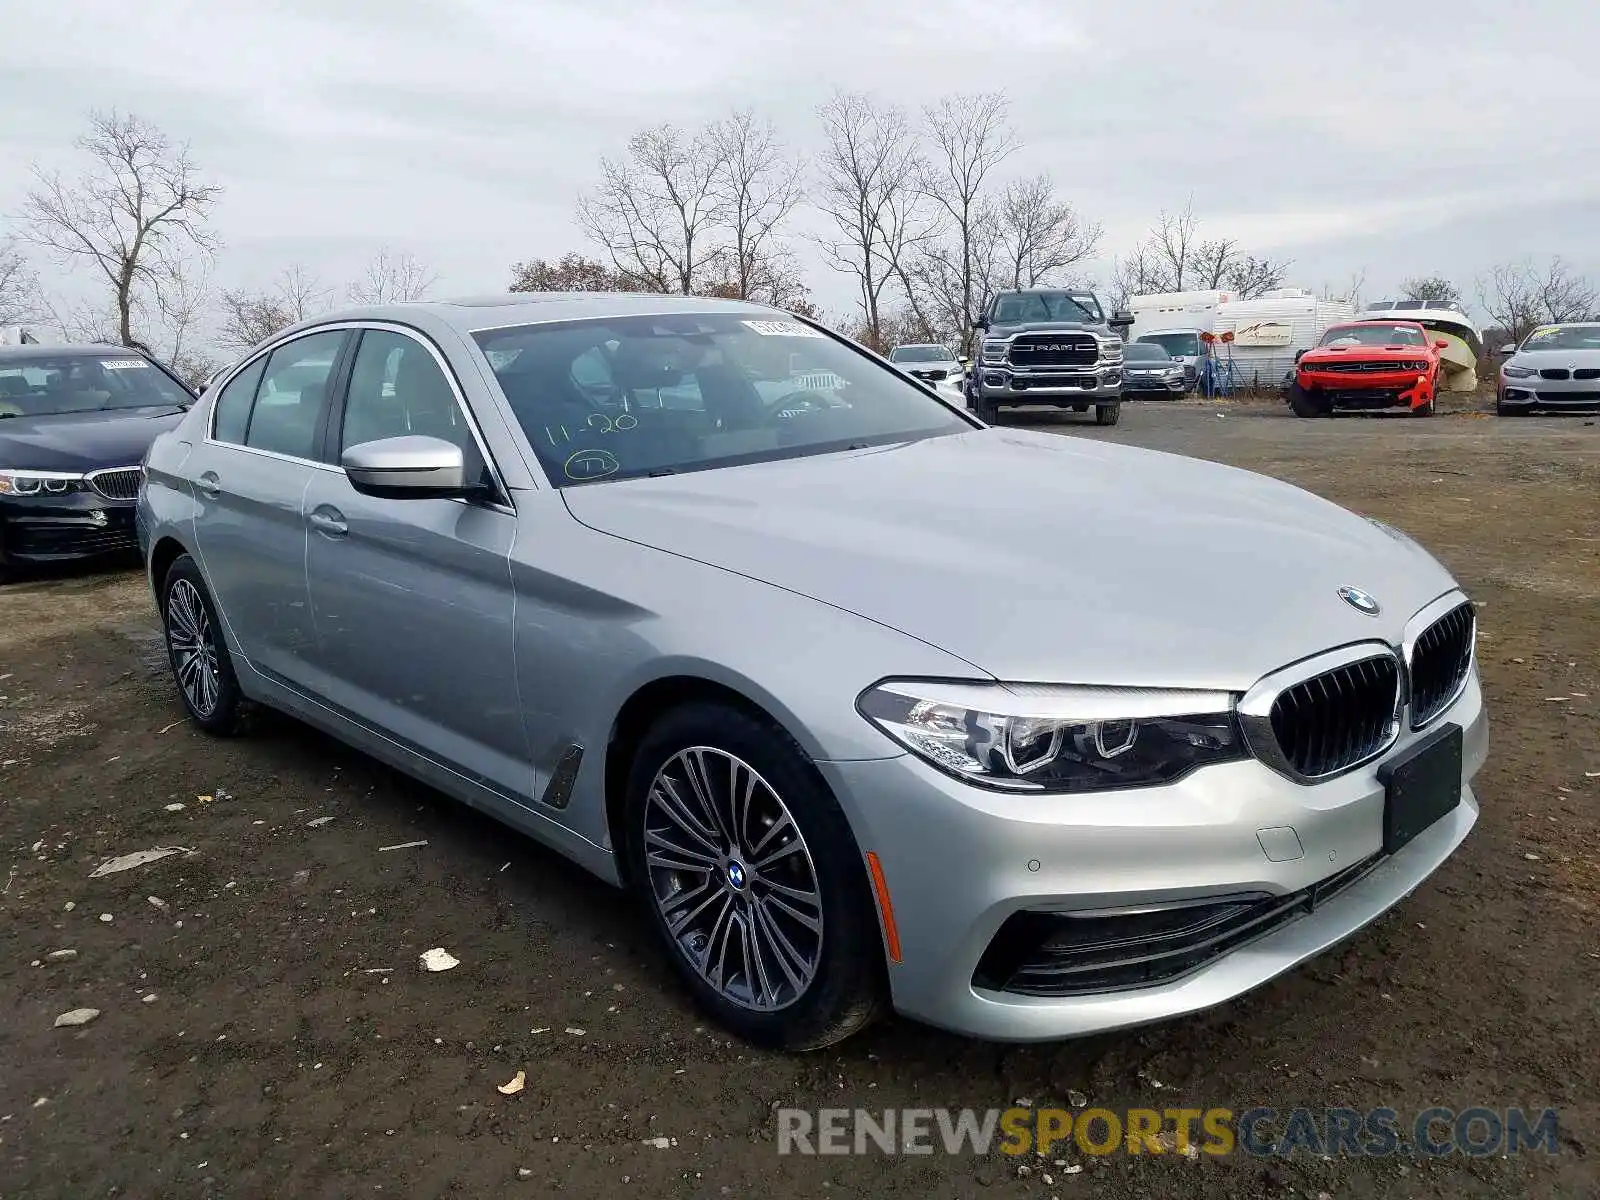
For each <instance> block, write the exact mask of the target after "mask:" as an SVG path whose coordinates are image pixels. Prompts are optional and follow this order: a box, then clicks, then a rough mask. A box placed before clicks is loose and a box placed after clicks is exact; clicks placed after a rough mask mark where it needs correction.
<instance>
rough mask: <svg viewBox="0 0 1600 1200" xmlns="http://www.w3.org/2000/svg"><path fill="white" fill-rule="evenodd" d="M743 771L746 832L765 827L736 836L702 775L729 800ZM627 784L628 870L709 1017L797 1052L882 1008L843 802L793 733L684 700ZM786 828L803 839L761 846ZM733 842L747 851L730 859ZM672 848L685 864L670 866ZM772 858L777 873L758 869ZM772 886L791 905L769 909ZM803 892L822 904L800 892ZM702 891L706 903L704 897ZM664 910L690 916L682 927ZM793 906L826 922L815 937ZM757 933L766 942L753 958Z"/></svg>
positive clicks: (857, 855) (832, 1039)
mask: <svg viewBox="0 0 1600 1200" xmlns="http://www.w3.org/2000/svg"><path fill="white" fill-rule="evenodd" d="M697 762H698V763H699V764H701V765H700V767H699V773H698V775H697V776H693V777H692V776H691V775H690V772H691V771H693V770H695V766H694V764H695V763H697ZM736 779H737V780H738V781H739V790H740V791H743V790H744V789H743V785H744V784H745V783H750V784H751V785H752V789H753V790H752V791H751V792H750V793H749V795H750V799H749V800H748V802H747V804H748V807H747V808H746V817H745V822H744V828H745V830H748V829H749V823H750V821H751V820H752V819H753V820H754V821H755V823H756V825H757V827H758V828H763V829H764V830H765V833H764V834H763V835H759V836H755V837H751V836H747V835H746V834H745V833H742V832H740V833H730V832H729V826H731V825H734V822H733V821H732V820H730V819H729V818H728V817H727V816H726V815H724V816H721V817H718V816H716V815H715V813H725V812H726V810H725V809H717V810H715V812H714V811H713V810H712V809H710V808H708V807H706V806H705V805H704V804H703V803H701V800H700V796H701V795H702V794H703V793H702V792H701V791H697V790H696V788H695V783H696V780H697V781H698V784H699V787H700V788H701V789H704V790H705V791H708V792H709V793H710V794H712V795H714V796H716V797H717V798H719V799H720V798H721V797H722V796H724V795H729V794H731V793H732V791H733V789H734V786H735V780H736ZM661 780H665V781H667V782H668V783H670V784H672V788H671V792H670V793H669V791H668V789H666V788H660V787H658V786H657V784H658V782H659V781H661ZM627 786H628V790H627V808H626V821H627V830H626V839H625V846H624V853H625V854H626V855H627V861H626V866H627V868H628V870H627V877H628V879H629V880H630V883H631V886H632V887H633V889H634V891H635V893H636V894H637V896H638V899H639V900H640V902H641V903H642V904H643V906H644V908H645V910H646V912H647V914H648V919H649V921H650V925H651V928H652V929H654V930H655V932H656V935H657V936H658V937H659V938H660V940H661V943H662V947H663V950H664V952H665V953H666V956H667V958H668V959H669V960H670V961H671V963H672V965H673V967H674V968H675V969H676V971H677V972H678V975H679V976H680V977H681V978H682V979H683V981H684V983H685V985H686V986H687V987H688V989H689V992H690V993H691V994H692V995H693V996H694V999H695V1001H696V1003H697V1004H699V1006H700V1007H701V1008H702V1009H704V1010H705V1011H706V1013H707V1014H708V1015H710V1016H711V1017H712V1018H713V1019H714V1020H716V1021H717V1022H718V1023H719V1024H721V1025H722V1026H723V1027H725V1028H727V1029H729V1030H731V1031H732V1032H734V1033H736V1034H738V1035H739V1036H740V1037H742V1038H743V1039H745V1040H746V1041H748V1042H751V1043H753V1044H755V1045H757V1046H765V1047H770V1048H772V1049H778V1050H790V1051H800V1050H816V1049H820V1048H822V1047H824V1046H830V1045H833V1044H834V1043H836V1042H839V1041H842V1040H844V1039H845V1038H847V1037H849V1036H850V1035H851V1034H853V1033H855V1032H857V1031H858V1030H860V1029H862V1028H864V1027H865V1026H866V1025H868V1024H869V1023H870V1022H871V1021H872V1020H873V1019H874V1018H875V1017H877V1016H878V1015H879V1013H880V1012H881V1011H882V1010H883V1008H884V1007H885V997H886V995H887V990H888V989H887V980H886V978H885V968H884V960H883V948H882V947H883V943H882V939H881V935H880V933H879V928H878V919H877V911H876V908H875V905H874V902H873V899H872V895H871V892H870V889H869V888H868V884H867V873H866V868H865V866H864V864H863V857H862V853H861V850H860V849H859V847H857V845H856V841H855V837H854V835H853V834H852V833H851V831H850V826H849V823H848V822H847V821H846V819H845V816H844V812H843V811H842V810H841V809H840V808H839V804H838V801H836V800H835V799H834V798H833V795H832V794H831V793H830V792H829V791H828V789H827V786H826V785H825V784H824V783H823V782H822V779H821V778H820V777H819V776H818V775H817V773H816V769H815V768H814V767H813V766H812V765H811V762H810V760H809V759H808V758H807V757H806V755H805V752H804V751H803V750H801V749H800V747H799V746H798V745H797V744H796V743H795V741H794V740H793V739H792V738H790V737H789V736H788V735H787V734H785V733H784V732H783V731H782V730H780V729H777V728H775V727H774V726H772V725H770V724H768V723H766V722H763V721H760V720H758V719H756V718H755V717H752V716H750V715H748V714H746V713H744V712H742V711H740V710H738V709H735V708H730V707H727V706H724V705H721V704H714V703H693V704H688V705H685V706H683V707H681V708H677V709H673V710H671V711H669V712H668V713H666V714H665V715H664V716H662V717H661V718H660V719H659V720H658V721H657V722H656V724H655V725H654V726H653V727H652V728H651V729H650V732H649V733H647V734H646V735H645V737H644V739H643V741H642V742H641V743H640V745H639V749H638V752H637V753H636V754H635V755H634V760H633V765H632V767H631V769H630V771H629V774H628V785H627ZM786 827H787V828H788V829H791V830H793V831H794V834H795V836H794V837H792V838H791V840H789V841H788V842H785V843H781V844H779V849H780V851H781V853H780V854H779V855H777V856H776V857H775V856H774V855H773V853H772V851H771V849H770V848H767V849H766V850H765V852H764V854H763V852H762V849H761V847H762V838H763V837H765V838H771V837H774V836H777V837H779V838H780V839H781V838H782V837H783V836H784V834H783V833H782V832H781V831H783V830H784V829H785V828H786ZM732 843H737V845H735V846H733V848H734V849H735V850H737V853H734V854H731V855H730V854H729V853H728V850H729V848H730V844H732ZM647 846H649V847H652V848H653V850H654V853H655V855H656V858H655V860H654V861H653V862H652V861H649V860H647V857H646V848H647ZM673 847H675V848H676V854H673V853H672V848H673ZM663 850H665V851H666V853H667V854H668V855H669V856H670V858H671V860H672V861H673V863H674V864H675V867H676V869H673V867H670V866H664V865H663V864H662V859H661V855H662V852H663ZM697 860H698V861H697ZM750 860H754V861H750ZM763 861H765V862H766V863H768V864H770V870H762V869H760V868H759V866H758V864H760V863H761V862H763ZM769 880H772V881H777V882H779V883H782V884H785V885H787V886H788V887H789V888H791V889H793V890H792V891H790V892H787V893H785V899H784V905H785V908H786V909H787V910H788V912H787V913H785V912H783V911H781V910H779V909H778V908H777V907H776V906H775V905H772V904H771V903H763V901H770V899H771V897H772V896H773V895H774V894H775V893H774V892H773V891H772V888H771V884H770V883H769ZM797 891H808V892H810V893H811V894H812V895H813V896H815V897H816V900H815V902H811V901H802V900H800V899H798V898H796V896H795V892H797ZM702 893H703V894H704V895H705V896H706V897H707V900H708V901H709V904H707V903H704V902H701V901H700V900H699V897H700V896H701V894H702ZM713 897H714V898H713ZM668 912H672V913H674V915H675V916H677V917H678V918H679V920H680V921H681V922H682V923H681V924H680V926H679V931H678V932H676V933H675V932H673V930H672V928H671V927H670V926H669V924H668V918H667V913H668ZM794 912H800V913H804V914H806V915H808V916H809V915H813V914H814V915H815V916H819V917H820V932H819V933H817V934H815V935H813V934H812V932H811V931H810V930H809V929H808V928H807V927H806V926H805V925H803V924H802V923H800V922H798V921H795V920H794V919H793V917H792V915H791V914H792V913H794ZM685 913H688V914H689V915H688V917H687V918H685V917H684V914H685ZM775 913H776V914H777V916H774V914H775ZM697 914H698V915H697ZM746 921H748V922H749V924H748V925H747V924H745V922H746ZM735 926H737V929H738V931H739V932H738V933H737V934H736V933H735ZM751 930H755V931H758V932H759V933H760V935H761V936H760V941H759V948H755V949H754V950H753V953H752V955H751V956H750V957H748V958H747V957H746V953H745V945H746V943H745V941H744V936H745V931H751ZM772 930H776V931H777V932H778V933H779V934H781V935H782V938H781V939H780V938H778V937H774V936H773V934H772V932H771V931H772ZM719 932H720V938H719ZM734 938H736V939H737V940H730V939H734ZM749 944H750V945H752V946H756V945H757V943H756V942H755V941H754V940H753V941H752V942H751V943H749ZM782 944H786V945H787V947H789V948H790V949H792V951H793V953H792V954H789V953H785V951H784V949H782V948H781V945H782ZM697 955H699V956H702V957H703V962H702V961H697V958H696V957H695V956H697ZM735 959H737V962H734V960H735ZM719 963H720V964H721V969H720V970H715V971H714V966H715V965H716V964H719ZM756 964H761V965H759V966H757V965H756ZM785 968H787V969H785ZM719 977H720V978H719Z"/></svg>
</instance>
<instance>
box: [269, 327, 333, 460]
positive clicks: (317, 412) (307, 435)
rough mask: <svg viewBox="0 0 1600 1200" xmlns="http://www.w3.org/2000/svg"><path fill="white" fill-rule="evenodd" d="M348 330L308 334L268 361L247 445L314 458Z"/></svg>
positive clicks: (283, 347) (290, 343)
mask: <svg viewBox="0 0 1600 1200" xmlns="http://www.w3.org/2000/svg"><path fill="white" fill-rule="evenodd" d="M344 336H345V335H344V330H342V329H330V330H328V331H327V332H326V333H313V334H308V335H307V336H305V337H302V338H296V339H295V340H294V341H292V342H288V343H285V344H284V345H282V346H279V347H278V348H277V349H276V350H274V351H273V352H272V353H271V354H270V355H269V356H268V357H267V369H266V372H265V374H263V376H262V378H261V386H260V388H259V389H258V390H257V392H256V403H255V408H254V409H253V410H252V411H251V413H250V424H249V426H248V429H247V431H246V433H245V439H244V444H245V445H246V446H251V447H253V448H255V449H257V450H270V451H272V452H273V453H274V454H289V455H293V456H294V457H295V458H315V457H316V444H317V422H318V419H319V418H320V417H321V415H322V402H323V399H324V398H325V397H326V396H327V394H328V380H329V378H330V377H331V376H332V374H333V364H334V361H335V360H336V359H337V358H338V357H339V347H340V346H342V345H343V344H344Z"/></svg>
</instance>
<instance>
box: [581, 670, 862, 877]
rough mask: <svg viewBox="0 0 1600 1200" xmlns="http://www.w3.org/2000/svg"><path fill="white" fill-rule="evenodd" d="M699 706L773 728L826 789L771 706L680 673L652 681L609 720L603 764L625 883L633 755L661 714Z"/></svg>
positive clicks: (610, 825) (608, 815) (611, 830)
mask: <svg viewBox="0 0 1600 1200" xmlns="http://www.w3.org/2000/svg"><path fill="white" fill-rule="evenodd" d="M695 703H710V704H722V705H725V706H727V707H729V708H733V709H737V710H738V711H740V712H743V713H744V714H745V715H746V716H749V717H751V718H752V719H754V720H756V721H759V722H761V723H762V724H763V725H767V726H770V727H771V728H772V729H773V730H775V731H776V732H778V733H780V734H782V735H783V736H784V737H786V738H788V739H790V740H791V741H793V742H795V744H796V745H797V746H799V748H800V749H801V751H802V752H803V753H804V754H805V757H806V760H807V765H808V767H809V768H810V770H811V771H812V772H813V773H814V774H815V776H816V780H817V782H818V784H819V785H820V786H822V787H824V788H828V783H827V780H826V779H824V778H823V775H822V772H820V771H818V770H817V769H816V766H815V765H814V762H813V761H812V760H813V757H814V756H813V755H812V753H811V751H810V750H809V749H808V748H807V747H806V746H805V745H804V744H803V743H802V742H801V739H799V738H797V737H796V736H795V734H794V733H793V732H792V731H791V730H790V729H789V727H788V726H787V724H785V722H784V721H782V720H780V719H779V718H778V716H777V715H775V714H774V713H773V712H772V711H771V710H770V708H769V707H768V706H766V705H764V704H762V703H761V702H759V701H758V700H756V699H754V698H753V697H751V696H750V695H748V694H747V693H746V692H743V691H741V690H739V689H738V688H737V687H734V686H733V685H731V684H729V683H725V682H721V681H718V680H715V679H711V678H709V677H707V676H705V675H693V674H687V673H678V674H672V675H663V676H661V677H659V678H656V679H652V680H650V681H649V682H647V683H644V684H642V685H640V686H639V687H637V688H636V689H634V691H633V693H632V694H631V695H630V696H629V697H628V698H627V699H626V700H625V701H624V702H623V704H622V706H621V707H620V708H619V709H618V710H617V715H616V716H615V718H613V720H612V722H611V729H610V732H609V735H608V736H607V739H606V748H605V758H604V761H603V763H602V764H601V765H602V775H601V782H602V788H603V793H604V800H605V819H606V833H607V834H608V835H609V837H610V841H611V848H612V855H613V858H614V860H615V862H616V864H617V874H618V876H619V877H620V878H621V879H622V881H623V882H624V883H628V882H630V880H629V877H628V874H629V867H628V856H627V854H626V853H625V851H624V847H625V846H626V845H627V841H626V839H627V827H626V823H625V820H624V814H625V811H626V808H627V792H628V775H629V773H630V771H631V770H632V767H633V759H634V755H635V754H636V753H637V751H638V748H639V743H640V742H641V741H642V740H643V738H644V736H645V734H646V733H648V732H649V730H650V727H651V726H652V725H654V724H655V722H656V721H657V720H658V719H660V717H661V716H662V715H664V714H665V713H667V712H670V711H671V710H672V709H675V708H681V707H683V706H685V705H688V704H695ZM829 790H830V791H831V790H832V789H831V788H830V789H829Z"/></svg>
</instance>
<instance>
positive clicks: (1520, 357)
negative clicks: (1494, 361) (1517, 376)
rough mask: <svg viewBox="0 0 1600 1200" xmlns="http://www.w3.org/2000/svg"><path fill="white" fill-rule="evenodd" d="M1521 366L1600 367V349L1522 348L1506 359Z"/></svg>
mask: <svg viewBox="0 0 1600 1200" xmlns="http://www.w3.org/2000/svg"><path fill="white" fill-rule="evenodd" d="M1506 361H1507V362H1508V363H1516V364H1517V365H1518V366H1519V367H1535V368H1539V369H1543V368H1546V367H1600V350H1520V351H1518V352H1517V353H1516V354H1513V355H1512V356H1511V357H1510V358H1508V359H1507V360H1506Z"/></svg>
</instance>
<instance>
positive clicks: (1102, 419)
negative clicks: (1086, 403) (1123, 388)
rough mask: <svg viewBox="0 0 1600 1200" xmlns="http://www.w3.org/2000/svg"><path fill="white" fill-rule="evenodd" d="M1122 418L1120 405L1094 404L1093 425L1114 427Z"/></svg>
mask: <svg viewBox="0 0 1600 1200" xmlns="http://www.w3.org/2000/svg"><path fill="white" fill-rule="evenodd" d="M1121 417H1122V404H1121V403H1120V402H1118V403H1116V404H1096V405H1095V406H1094V423H1095V424H1096V425H1115V424H1116V423H1117V421H1118V420H1120V419H1121Z"/></svg>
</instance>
